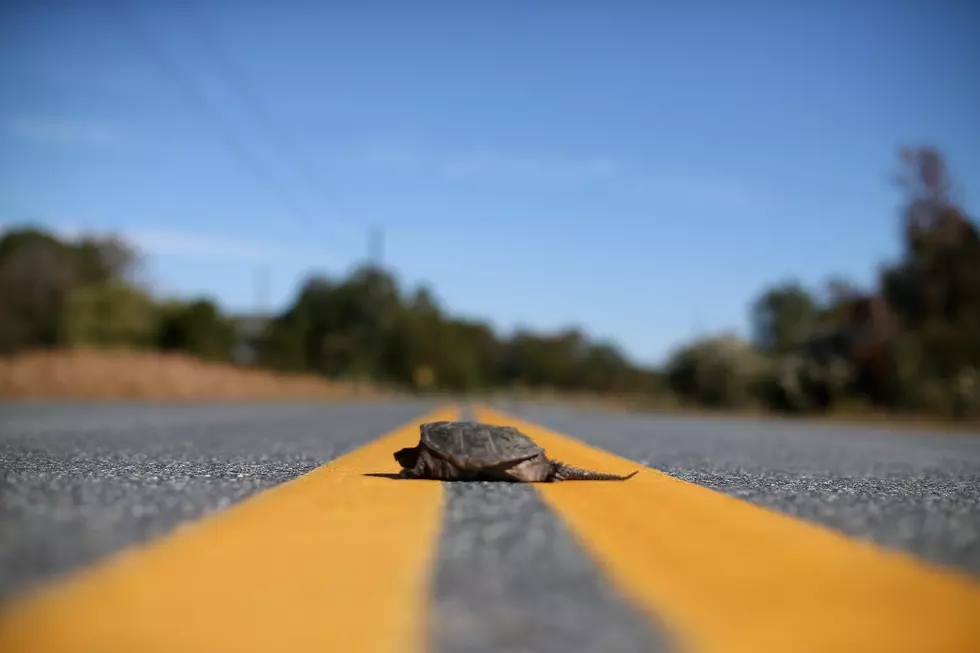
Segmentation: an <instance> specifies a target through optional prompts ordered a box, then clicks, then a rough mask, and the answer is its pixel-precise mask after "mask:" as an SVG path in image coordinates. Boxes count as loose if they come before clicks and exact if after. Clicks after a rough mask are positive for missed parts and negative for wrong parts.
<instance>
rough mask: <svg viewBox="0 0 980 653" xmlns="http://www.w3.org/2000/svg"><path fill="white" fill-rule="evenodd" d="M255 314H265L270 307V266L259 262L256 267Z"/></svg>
mask: <svg viewBox="0 0 980 653" xmlns="http://www.w3.org/2000/svg"><path fill="white" fill-rule="evenodd" d="M254 293H255V296H254V298H255V314H256V315H264V314H265V312H266V311H267V310H268V308H269V268H267V267H266V266H265V265H264V264H261V263H260V264H259V265H258V266H256V268H255V285H254Z"/></svg>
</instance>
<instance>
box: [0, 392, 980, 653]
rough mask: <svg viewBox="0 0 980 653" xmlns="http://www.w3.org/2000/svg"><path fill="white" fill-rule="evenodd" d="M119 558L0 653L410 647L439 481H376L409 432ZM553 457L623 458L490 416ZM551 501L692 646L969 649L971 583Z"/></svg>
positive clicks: (706, 518) (811, 538) (692, 495)
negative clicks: (516, 430) (528, 438)
mask: <svg viewBox="0 0 980 653" xmlns="http://www.w3.org/2000/svg"><path fill="white" fill-rule="evenodd" d="M458 414H459V413H458V411H457V410H456V408H455V407H447V408H444V409H442V410H439V411H436V412H434V413H431V414H429V415H425V416H423V417H421V418H420V419H418V420H413V421H412V422H410V423H409V424H406V425H405V426H403V427H401V428H399V429H396V430H395V431H393V432H392V433H390V434H388V435H386V436H383V437H382V438H380V439H379V440H377V441H375V442H373V443H371V444H368V445H366V446H364V447H362V448H360V449H358V450H356V451H354V452H352V453H350V454H348V455H346V456H343V457H340V458H338V459H336V460H334V461H332V462H330V463H329V464H327V465H324V466H323V467H321V468H318V469H317V470H314V471H313V472H310V473H309V474H306V475H304V476H302V477H300V478H298V479H296V480H293V481H291V482H289V483H285V484H283V485H280V486H278V487H276V488H273V489H271V490H268V491H265V492H262V493H260V494H259V495H257V496H255V497H253V498H251V499H248V500H245V501H243V502H242V503H240V504H237V505H236V506H233V507H232V508H230V509H228V510H226V511H223V512H221V513H218V514H216V515H214V516H211V517H208V518H205V519H202V520H199V521H197V522H195V523H193V524H190V525H188V526H185V527H183V528H180V529H178V530H177V531H175V532H174V533H173V534H171V535H169V536H168V537H165V538H163V539H161V540H159V541H157V542H155V543H151V544H149V545H147V546H143V547H136V548H133V549H131V550H129V551H125V552H123V553H120V554H118V555H116V556H113V557H110V558H109V559H107V560H106V561H104V562H101V563H99V564H96V565H93V566H92V567H91V568H89V569H86V570H83V571H82V572H80V573H78V574H75V575H73V576H71V577H70V578H68V579H67V580H65V581H62V582H60V583H56V584H54V585H52V586H51V587H49V588H46V589H44V590H42V591H39V592H36V593H34V594H32V595H30V596H28V597H27V598H25V599H23V600H21V601H18V602H16V603H14V604H12V605H10V606H7V607H6V608H5V609H4V610H3V611H2V612H0V651H4V652H6V653H19V652H20V651H24V652H27V651H31V652H34V651H37V652H48V651H50V652H52V653H60V652H62V651H73V652H75V651H77V652H84V653H90V652H91V653H96V652H98V653H111V652H113V651H127V652H129V651H157V650H159V651H165V650H166V651H175V650H178V651H222V650H234V651H236V653H241V652H243V651H270V650H275V651H279V650H283V651H286V650H312V649H316V650H329V651H345V652H357V651H378V652H391V653H395V652H398V653H402V652H421V651H424V650H426V647H427V633H426V632H425V628H424V624H425V623H426V619H425V614H426V611H427V603H428V596H429V585H428V583H429V579H430V578H431V576H432V569H433V565H434V564H435V563H436V560H435V554H436V543H437V540H438V535H439V529H440V526H441V518H442V502H443V492H442V484H441V483H437V482H393V481H391V480H390V479H387V478H384V477H378V476H371V475H370V474H378V473H382V474H383V473H394V472H396V471H397V469H396V468H397V465H396V463H395V461H394V459H393V458H392V453H393V451H394V450H395V449H397V448H399V447H402V446H407V445H412V444H415V443H416V442H417V441H418V424H419V422H422V421H430V420H437V419H454V418H456V417H457V416H458ZM476 417H477V419H480V420H482V421H487V422H495V423H509V424H513V425H516V426H518V427H519V428H521V429H522V430H524V431H525V432H527V433H528V434H529V435H531V436H532V437H534V438H535V440H537V441H538V442H539V443H540V444H542V445H543V446H544V447H545V448H546V449H547V451H548V454H549V455H550V456H552V457H557V458H561V459H562V460H564V461H565V462H568V463H571V464H575V465H578V466H582V467H591V468H597V469H601V470H603V471H613V472H627V471H632V470H633V469H635V468H637V467H638V466H637V465H636V464H635V463H633V462H631V461H628V460H625V459H623V458H619V457H617V456H613V455H612V454H609V453H607V452H604V451H601V450H599V449H595V448H592V447H589V446H586V445H584V444H582V443H580V442H578V441H575V440H573V439H571V438H568V437H565V436H563V435H560V434H558V433H555V432H553V431H549V430H547V429H544V428H542V427H540V426H538V425H535V424H531V423H528V422H525V421H523V420H519V419H516V418H512V417H509V416H506V415H503V414H500V413H497V412H494V411H490V410H488V409H478V410H477V411H476ZM538 489H539V491H540V492H541V494H542V496H543V497H544V499H545V501H546V502H547V503H548V505H549V506H550V507H551V508H552V509H553V510H554V511H555V512H557V513H558V514H559V515H561V517H562V518H563V519H564V520H565V522H566V523H567V524H568V525H569V526H570V528H571V530H572V532H573V533H574V534H575V536H576V538H578V540H579V542H580V543H581V544H582V546H584V547H585V549H586V550H587V551H588V552H589V553H590V554H591V555H592V557H593V559H594V560H595V561H596V563H597V564H598V565H599V567H600V568H601V569H602V570H603V571H604V572H606V573H607V574H608V575H609V576H610V577H611V578H612V579H613V581H614V582H615V583H616V585H617V586H618V587H619V588H620V590H621V591H622V592H623V593H624V594H625V595H627V596H628V597H630V598H631V599H632V600H633V601H634V602H635V604H636V605H637V606H639V607H640V608H641V609H643V610H645V611H646V612H647V613H648V614H650V615H651V616H656V618H657V620H658V621H659V622H661V623H665V624H666V625H667V626H668V627H669V628H671V629H672V630H673V631H674V633H675V635H676V636H677V637H678V639H679V640H680V642H681V644H682V645H686V647H687V648H689V649H691V650H696V651H707V652H711V653H713V652H721V651H725V652H728V651H732V652H739V651H753V652H765V651H779V652H783V651H792V652H807V651H832V652H837V651H841V652H843V651H888V652H889V653H892V652H897V651H910V652H911V651H928V652H930V653H932V652H936V653H941V652H946V651H948V652H950V653H954V652H955V653H960V652H963V653H966V652H967V651H980V588H978V586H977V584H976V583H975V582H974V581H973V580H971V579H968V578H965V577H963V576H960V575H958V574H955V573H953V572H950V571H946V570H943V569H939V568H935V567H933V566H931V565H928V564H926V563H923V562H921V561H919V560H917V559H914V558H912V557H910V556H906V555H903V554H900V553H896V552H891V551H886V550H883V549H881V548H878V547H874V546H872V545H870V544H868V543H864V542H860V541H856V540H852V539H849V538H846V537H844V536H842V535H839V534H837V533H835V532H833V531H830V530H827V529H823V528H820V527H818V526H815V525H812V524H808V523H806V522H802V521H799V520H795V519H791V518H789V517H785V516H782V515H779V514H777V513H775V512H772V511H768V510H765V509H762V508H759V507H756V506H753V505H751V504H748V503H745V502H742V501H739V500H736V499H733V498H730V497H727V496H724V495H721V494H719V493H716V492H712V491H710V490H707V489H704V488H701V487H699V486H697V485H694V484H690V483H685V482H683V481H679V480H677V479H674V478H672V477H670V476H668V475H665V474H661V473H659V472H656V471H653V470H649V469H643V470H642V471H641V473H640V474H638V475H637V476H636V477H634V478H633V479H631V480H630V481H627V482H624V483H618V482H610V483H606V482H596V483H590V482H581V483H574V482H573V483H558V484H543V485H540V486H538Z"/></svg>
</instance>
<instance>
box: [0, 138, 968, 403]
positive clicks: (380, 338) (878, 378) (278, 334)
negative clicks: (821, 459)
mask: <svg viewBox="0 0 980 653" xmlns="http://www.w3.org/2000/svg"><path fill="white" fill-rule="evenodd" d="M900 162H901V166H902V174H901V176H900V179H899V181H900V184H901V186H900V187H901V190H902V192H903V193H904V196H905V197H904V200H905V201H904V209H903V215H902V226H903V245H904V247H903V251H902V255H901V256H900V258H899V260H897V261H894V262H891V263H888V264H885V265H883V266H882V267H881V268H880V274H879V279H878V280H877V283H876V285H875V287H874V288H871V289H869V290H859V289H858V288H856V287H855V286H854V285H852V284H850V283H848V282H846V281H844V280H836V281H833V282H830V283H829V284H827V287H826V288H825V289H822V290H821V291H819V292H818V291H815V290H813V289H809V288H807V287H805V286H804V285H802V284H800V283H798V282H796V281H792V280H786V281H783V282H780V283H777V284H775V285H773V286H772V287H770V288H767V289H764V290H763V292H762V293H760V295H759V297H758V299H757V300H756V301H755V302H754V303H753V305H752V306H751V307H750V311H751V322H752V336H751V338H750V339H748V340H741V339H739V338H737V337H734V336H732V335H724V334H723V335H719V336H713V337H708V338H703V339H700V340H697V341H694V342H690V343H687V344H686V345H685V346H683V347H680V348H679V349H678V350H677V351H676V352H675V353H674V354H673V355H672V356H671V358H670V360H669V361H668V362H667V363H666V364H665V365H663V366H662V367H661V368H659V369H654V368H651V367H644V366H641V365H638V364H636V363H634V362H633V361H631V360H630V359H629V358H628V357H627V356H626V355H625V354H624V353H623V352H622V351H621V350H620V349H619V348H618V347H617V346H616V345H615V344H613V343H610V342H602V341H596V340H594V339H591V338H589V337H587V336H586V335H585V333H584V332H583V331H582V330H580V329H577V328H568V329H564V330H561V331H558V332H554V333H536V332H532V331H529V330H519V331H517V332H515V333H513V334H511V335H509V336H506V337H505V336H504V335H502V334H499V333H497V332H495V331H494V329H492V328H491V327H490V326H489V325H487V324H485V323H482V322H479V321H474V320H465V319H462V318H459V317H456V316H454V315H453V314H452V312H451V311H449V310H448V309H446V308H445V307H443V306H442V305H441V304H440V303H439V301H438V300H437V299H436V297H435V296H434V294H433V293H432V292H431V290H429V289H428V288H426V287H424V286H422V287H418V288H408V289H406V288H402V287H400V285H399V283H398V280H397V279H396V278H395V277H394V276H393V275H392V274H391V273H390V272H388V271H386V270H384V269H380V268H377V267H372V266H369V265H365V266H361V267H360V268H358V269H356V270H354V271H353V272H352V273H351V274H349V275H347V276H345V277H343V278H330V277H325V276H314V277H310V278H308V279H307V280H306V281H305V282H304V283H303V284H302V286H301V287H300V288H299V289H298V292H297V293H296V295H295V297H294V298H293V300H292V301H291V303H290V305H289V306H288V307H287V308H286V309H285V310H284V311H282V312H281V313H279V314H276V315H273V316H270V317H269V319H268V320H266V321H264V322H259V323H258V328H257V329H254V328H253V329H252V330H249V329H247V328H246V326H247V325H248V324H249V322H247V321H245V320H242V319H241V318H240V316H232V315H227V314H225V313H223V312H222V311H221V310H220V309H219V307H218V306H217V305H216V304H215V303H214V301H212V300H210V299H208V298H203V297H202V298H195V299H191V300H160V299H157V298H154V297H153V296H152V294H151V293H150V292H149V291H148V290H147V289H146V287H145V286H144V285H143V284H142V283H141V282H140V280H139V278H138V277H139V274H138V271H139V256H138V253H137V252H136V251H135V250H134V248H133V247H132V246H130V245H129V244H128V243H126V242H124V241H123V240H121V239H119V238H115V237H94V236H83V237H80V238H77V239H74V240H67V239H62V238H58V237H56V236H55V235H54V234H52V233H49V232H46V231H45V230H42V229H37V228H16V229H8V230H6V231H5V232H4V233H3V235H2V238H0V355H10V354H13V353H16V352H20V351H25V350H31V349H39V348H40V349H44V348H59V347H112V348H118V347H135V348H155V349H159V350H163V351H183V352H187V353H190V354H192V355H195V356H198V357H201V358H203V359H206V360H213V361H233V360H236V356H238V355H239V353H238V349H237V348H238V347H240V346H241V344H242V342H243V341H247V342H248V344H249V346H250V347H251V349H250V351H253V352H254V356H253V358H252V359H251V362H250V364H254V365H259V366H262V367H265V368H270V369H275V370H282V371H290V372H307V373H316V374H320V375H323V376H326V377H329V378H332V379H360V380H365V379H366V380H374V381H376V382H378V383H384V384H386V385H393V386H398V387H404V388H409V389H415V390H425V389H432V390H445V391H454V392H468V391H479V390H488V389H494V388H530V389H534V388H538V389H545V388H546V389H550V390H555V391H564V392H584V393H593V394H605V395H616V396H619V397H623V396H633V397H637V398H640V399H643V398H650V399H656V398H661V397H664V396H668V395H669V396H671V397H674V398H677V400H679V401H680V402H682V403H686V404H691V405H702V406H711V407H719V408H739V407H757V408H767V409H774V410H782V411H797V412H799V411H826V410H831V409H833V408H835V407H837V406H840V405H842V404H848V403H862V404H869V405H873V406H877V407H879V408H885V409H889V410H906V411H918V412H931V413H937V414H942V415H946V416H952V417H969V416H973V415H976V414H977V412H978V410H980V372H978V370H980V238H978V232H977V228H976V226H975V225H974V223H973V221H972V220H971V219H970V218H969V217H968V216H967V215H966V214H965V212H964V211H963V209H961V208H960V207H959V206H958V205H957V204H956V203H955V202H954V201H953V199H952V198H951V195H952V193H951V188H950V186H951V184H950V182H949V174H948V171H947V169H946V165H945V162H944V160H943V157H942V156H941V154H940V153H939V152H938V151H936V150H935V149H933V148H910V149H906V150H904V151H903V152H902V156H901V161H900ZM841 237H842V238H845V237H847V235H846V234H842V235H841ZM251 324H252V325H253V326H254V324H255V322H254V320H253V321H252V322H251Z"/></svg>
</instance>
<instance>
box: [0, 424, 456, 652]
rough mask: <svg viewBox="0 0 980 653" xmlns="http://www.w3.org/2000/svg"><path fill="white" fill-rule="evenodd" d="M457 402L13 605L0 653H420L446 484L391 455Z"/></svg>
mask: <svg viewBox="0 0 980 653" xmlns="http://www.w3.org/2000/svg"><path fill="white" fill-rule="evenodd" d="M457 414H458V411H457V410H456V408H455V407H452V406H451V407H445V408H442V409H440V410H437V411H435V412H432V413H429V414H427V415H424V416H421V417H420V418H418V419H416V420H412V421H410V422H408V423H407V424H405V425H403V426H401V427H399V428H397V429H395V430H394V431H392V432H390V433H388V434H386V435H383V436H382V437H380V438H378V439H377V440H375V441H373V442H371V443H369V444H367V445H365V446H363V447H360V448H359V449H356V450H354V451H352V452H351V453H348V454H346V455H344V456H341V457H339V458H337V459H335V460H333V461H331V462H329V463H327V464H325V465H323V466H321V467H319V468H317V469H315V470H313V471H311V472H309V473H307V474H305V475H303V476H300V477H299V478H296V479H294V480H292V481H289V482H286V483H283V484H282V485H279V486H276V487H274V488H271V489H269V490H265V491H263V492H260V493H259V494H257V495H255V496H253V497H251V498H249V499H246V500H245V501H243V502H242V503H240V504H236V505H234V506H232V507H231V508H229V509H227V510H225V511H223V512H220V513H217V514H214V515H212V516H208V517H205V518H203V519H201V520H198V521H195V522H192V523H190V524H188V525H186V526H183V527H180V528H178V529H177V530H176V531H174V532H173V533H171V534H169V535H167V536H165V537H163V538H161V539H159V540H156V541H153V542H150V543H148V544H146V545H144V546H137V547H132V548H130V549H127V550H123V551H121V552H119V553H117V554H116V555H114V556H111V557H109V558H107V559H105V560H103V561H101V562H99V563H96V564H94V565H92V566H90V567H88V568H85V569H82V570H80V571H79V572H76V573H74V574H71V575H69V576H67V577H66V578H65V579H63V580H61V581H60V582H55V583H52V584H49V585H47V586H44V587H42V588H40V589H38V590H35V591H34V592H29V593H28V595H27V596H25V597H22V598H19V599H17V600H13V601H10V602H9V604H6V605H4V606H2V607H3V609H2V610H0V650H4V651H10V652H11V653H17V652H19V651H51V652H60V651H78V652H85V653H88V652H93V653H94V652H96V651H98V652H100V653H110V652H112V651H132V650H141V651H171V650H182V651H197V650H202V651H204V650H208V651H213V650H236V651H260V650H261V651H268V650H300V649H303V648H306V649H310V648H315V649H323V648H324V647H326V648H327V649H329V650H344V651H361V650H363V651H392V652H394V651H398V652H406V651H413V652H414V651H422V650H424V649H425V646H426V633H425V615H424V613H425V610H426V602H427V601H426V599H427V597H428V586H429V583H430V577H431V568H432V564H433V562H434V560H433V559H434V556H435V551H436V545H437V543H438V534H439V530H440V525H441V517H442V505H443V488H442V485H441V484H440V483H438V482H412V483H401V482H394V481H392V480H391V479H388V478H382V477H373V476H369V475H368V474H372V473H393V472H396V471H397V463H396V462H395V461H394V458H393V456H392V453H393V452H394V451H395V450H396V449H397V448H399V447H402V446H407V445H412V444H415V443H416V442H417V441H418V433H419V432H418V424H419V423H420V422H424V421H430V420H439V419H454V418H455V417H456V415H457Z"/></svg>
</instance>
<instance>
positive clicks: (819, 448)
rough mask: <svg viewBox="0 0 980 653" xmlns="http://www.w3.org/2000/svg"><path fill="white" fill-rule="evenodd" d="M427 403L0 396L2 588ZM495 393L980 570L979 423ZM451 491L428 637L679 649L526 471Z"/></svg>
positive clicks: (307, 459) (854, 528)
mask: <svg viewBox="0 0 980 653" xmlns="http://www.w3.org/2000/svg"><path fill="white" fill-rule="evenodd" d="M437 406H438V404H436V403H432V402H429V403H423V402H406V403H402V404H363V405H348V406H328V405H318V406H314V405H289V406H287V405H252V406H247V405H241V404H238V405H225V406H220V405H208V406H94V405H77V406H75V405H0V600H3V599H5V598H8V597H11V596H13V595H15V594H17V593H19V592H21V591H23V590H24V589H26V588H28V587H29V586H30V585H31V584H33V583H36V582H40V581H43V580H45V579H50V578H53V577H55V576H57V575H59V574H62V573H64V572H66V571H69V570H71V569H74V568H77V567H79V566H80V565H84V564H86V563H89V562H92V561H94V560H96V559H98V558H100V557H102V556H105V555H108V554H110V553H112V552H114V551H117V550H119V549H120V548H121V547H124V546H126V545H128V544H132V543H137V542H142V541H145V540H147V539H149V538H152V537H156V536H159V535H162V534H165V533H167V532H168V531H170V530H172V529H173V528H174V527H176V526H177V525H179V524H181V523H183V522H187V521H189V520H193V519H195V518H198V517H200V516H202V515H205V514H207V513H209V512H212V511H216V510H220V509H222V508H225V507H227V506H230V505H232V504H233V503H235V502H237V501H240V500H242V499H243V498H245V497H248V496H250V495H253V494H254V493H256V492H258V491H261V490H263V489H266V488H269V487H272V486H274V485H277V484H279V483H282V482H285V481H288V480H290V479H293V478H296V477H297V476H299V475H301V474H303V473H305V472H308V471H310V470H312V469H314V468H315V467H317V466H318V465H321V464H323V463H325V462H328V461H330V460H332V459H334V458H336V457H337V456H340V455H343V454H345V453H348V452H349V451H352V450H353V449H355V448H356V447H359V446H361V445H363V444H366V443H367V442H369V441H371V440H373V439H375V438H377V437H378V436H380V435H382V434H384V433H387V432H389V431H391V430H392V429H394V428H396V427H398V426H401V425H402V424H404V423H405V422H407V421H409V420H412V419H414V418H417V417H419V416H421V415H423V414H425V413H428V412H429V411H430V410H432V409H433V408H435V407H437ZM497 408H499V409H500V410H503V411H505V412H509V413H511V414H514V415H516V416H519V417H522V418H524V419H527V420H531V421H533V422H537V423H538V424H541V425H543V426H545V427H548V428H551V429H553V430H556V431H558V432H560V433H563V434H565V435H569V436H572V437H576V438H578V439H581V440H582V441H584V442H586V443H588V444H591V445H593V446H597V447H600V448H603V449H606V450H608V451H611V452H612V453H615V454H619V455H621V456H625V457H627V458H631V459H633V460H635V461H637V462H640V463H642V464H644V465H648V466H649V467H652V468H655V469H658V470H661V471H663V472H666V473H668V474H671V475H673V476H676V477H678V478H681V479H684V480H687V481H691V482H694V483H698V484H700V485H703V486H706V487H708V488H712V489H715V490H718V491H720V492H724V493H727V494H730V495H732V496H735V497H739V498H741V499H745V500H747V501H750V502H753V503H756V504H760V505H763V506H766V507H769V508H773V509H775V510H778V511H782V512H785V513H788V514H791V515H794V516H797V517H801V518H803V519H806V520H811V521H813V522H818V523H821V524H825V525H827V526H830V527H832V528H835V529H838V530H839V531H842V532H845V533H848V534H850V535H854V536H857V537H863V538H868V539H870V540H873V541H875V542H878V543H880V544H883V545H886V546H890V547H895V548H900V549H903V550H906V551H910V552H912V553H915V554H917V555H920V556H922V557H924V558H927V559H930V560H933V561H936V562H939V563H942V564H946V565H950V566H953V567H956V568H959V569H961V570H966V571H968V572H970V573H973V574H978V575H980V438H977V437H972V436H961V435H956V436H942V435H911V434H908V433H900V434H889V433H885V432H881V431H880V430H874V429H869V428H855V427H839V426H822V425H821V426H818V425H813V424H801V423H796V422H789V421H758V420H756V421H731V420H720V419H719V420H714V419H694V418H678V417H662V416H661V417H657V416H644V415H627V414H617V413H611V412H608V413H604V412H597V411H585V410H571V409H565V408H556V407H540V406H539V407H531V406H520V405H515V404H510V403H508V404H500V405H498V406H497ZM445 490H446V492H445V508H444V518H443V525H442V532H441V534H440V539H439V542H438V552H437V555H436V563H435V567H434V578H433V582H432V589H431V596H432V610H431V612H430V615H431V622H430V625H429V633H430V635H429V637H430V641H431V647H432V650H436V651H440V652H441V653H456V652H466V653H469V652H473V653H476V652H478V651H491V650H507V651H522V650H536V651H552V650H553V651H559V650H561V651H595V650H602V651H611V652H618V651H639V650H644V651H657V650H670V649H672V647H671V646H670V645H669V641H668V638H667V637H665V636H664V634H663V633H662V632H660V631H659V629H658V627H657V626H656V624H651V622H650V621H649V620H648V619H647V618H646V617H644V616H643V615H640V614H639V613H638V612H637V611H636V609H635V608H634V607H632V606H631V605H630V604H629V603H628V602H627V601H626V600H625V599H623V598H622V597H620V596H618V594H617V592H616V591H615V590H614V589H612V587H611V586H610V584H609V583H608V581H607V580H605V579H604V578H603V575H602V573H601V572H600V571H599V569H598V568H597V567H596V566H595V564H594V563H593V562H592V561H591V560H590V559H589V558H588V556H587V555H586V554H585V553H584V552H583V551H582V549H581V548H580V547H579V546H578V544H577V543H576V541H575V538H574V537H573V536H572V535H571V534H570V533H569V532H568V530H567V529H566V527H565V526H564V525H563V523H562V522H561V520H560V519H559V518H558V517H557V516H556V515H554V514H553V513H551V512H550V511H549V510H548V509H547V508H546V506H545V504H544V503H543V502H542V500H541V499H540V497H539V495H538V494H537V493H536V492H535V490H534V488H533V487H531V486H526V485H510V484H484V483H465V484H464V483H447V484H446V485H445ZM518 631H520V636H519V638H518V636H517V633H518Z"/></svg>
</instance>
